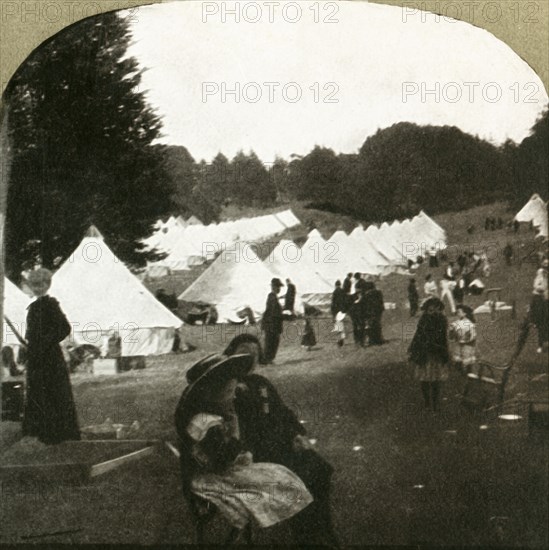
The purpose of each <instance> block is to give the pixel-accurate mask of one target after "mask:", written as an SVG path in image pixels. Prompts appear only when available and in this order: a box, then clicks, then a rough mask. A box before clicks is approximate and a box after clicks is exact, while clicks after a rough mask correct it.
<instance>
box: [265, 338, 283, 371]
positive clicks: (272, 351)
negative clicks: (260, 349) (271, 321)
mask: <svg viewBox="0 0 549 550" xmlns="http://www.w3.org/2000/svg"><path fill="white" fill-rule="evenodd" d="M279 343H280V333H279V332H271V331H265V353H264V358H265V363H271V362H272V361H274V359H275V357H276V352H277V351H278V344H279Z"/></svg>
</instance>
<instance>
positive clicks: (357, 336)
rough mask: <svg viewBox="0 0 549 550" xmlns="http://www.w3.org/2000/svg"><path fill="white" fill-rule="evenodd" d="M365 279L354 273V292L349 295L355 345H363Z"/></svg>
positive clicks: (364, 334) (364, 333) (364, 335)
mask: <svg viewBox="0 0 549 550" xmlns="http://www.w3.org/2000/svg"><path fill="white" fill-rule="evenodd" d="M365 284H366V281H365V280H364V279H363V278H362V277H361V276H360V273H355V292H354V294H352V297H351V306H350V308H349V313H350V315H351V321H352V323H353V338H354V340H355V345H357V346H360V347H363V346H364V338H365V337H366V332H365V326H364V324H365V321H366V320H365V317H364V303H363V300H364V285H365Z"/></svg>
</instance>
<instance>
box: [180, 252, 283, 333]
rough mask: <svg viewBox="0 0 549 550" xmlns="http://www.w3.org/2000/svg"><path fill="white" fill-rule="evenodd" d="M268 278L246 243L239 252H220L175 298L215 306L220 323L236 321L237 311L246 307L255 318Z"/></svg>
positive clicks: (260, 312)
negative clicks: (243, 248)
mask: <svg viewBox="0 0 549 550" xmlns="http://www.w3.org/2000/svg"><path fill="white" fill-rule="evenodd" d="M272 278H273V273H272V272H271V271H270V270H269V269H268V268H267V267H266V266H265V265H264V263H263V262H262V261H261V260H260V259H259V258H258V257H257V255H256V254H255V252H254V251H253V250H252V248H251V247H249V246H248V247H246V248H245V250H242V251H241V253H240V254H235V253H234V252H222V253H221V254H220V255H219V256H218V257H217V258H216V260H215V261H214V262H213V263H212V265H211V266H210V267H209V268H208V269H207V270H206V271H204V273H202V275H200V277H198V279H196V281H194V282H193V284H192V285H191V286H189V288H187V290H185V291H184V292H183V293H182V294H181V295H180V296H179V299H180V300H183V301H186V302H206V303H208V304H212V305H215V307H216V309H217V313H218V321H219V322H220V323H224V322H229V321H234V320H236V319H237V318H238V315H237V313H238V312H240V311H242V310H243V309H244V308H247V307H248V308H250V309H251V310H252V311H253V313H254V316H255V318H256V320H259V319H261V317H262V315H263V313H264V311H265V305H266V303H267V295H268V293H269V292H270V287H271V279H272Z"/></svg>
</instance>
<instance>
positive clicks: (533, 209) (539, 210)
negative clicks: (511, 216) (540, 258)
mask: <svg viewBox="0 0 549 550" xmlns="http://www.w3.org/2000/svg"><path fill="white" fill-rule="evenodd" d="M515 220H517V221H518V222H525V223H530V222H532V224H533V225H534V226H535V227H537V228H538V232H539V233H538V234H539V236H541V237H547V203H545V202H544V201H543V199H542V198H541V197H540V196H539V195H538V194H537V193H534V194H533V195H532V196H531V197H530V200H529V201H528V202H527V203H526V204H525V205H524V206H523V207H522V208H521V209H520V210H519V212H518V213H517V215H516V216H515Z"/></svg>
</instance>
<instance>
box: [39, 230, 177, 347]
mask: <svg viewBox="0 0 549 550" xmlns="http://www.w3.org/2000/svg"><path fill="white" fill-rule="evenodd" d="M50 294H51V295H52V296H54V297H55V298H57V299H58V300H59V302H60V304H61V308H62V309H63V311H64V312H65V314H66V316H67V318H68V320H69V322H70V323H71V324H72V326H73V331H72V339H73V340H74V341H75V342H76V343H77V344H92V345H95V346H97V347H100V348H102V347H103V346H105V345H106V341H107V339H108V338H109V336H110V335H111V334H113V333H116V334H117V335H119V336H120V339H121V344H122V355H123V356H126V357H129V356H139V355H160V354H163V353H168V352H169V351H171V349H172V347H173V340H174V336H175V330H176V329H178V328H179V327H181V325H182V324H183V322H182V321H181V319H179V318H178V317H176V316H175V315H174V314H173V313H171V311H169V310H168V309H167V308H166V307H164V306H163V305H162V304H161V303H160V302H159V301H158V300H157V299H156V298H155V297H154V296H153V295H152V294H151V293H150V292H149V291H148V290H147V289H146V288H145V287H144V286H143V285H142V284H141V283H140V282H139V280H138V279H137V277H135V276H134V275H133V274H132V273H131V272H130V270H129V269H128V268H127V267H126V266H125V265H124V264H123V263H122V262H121V261H120V260H119V259H118V258H117V257H116V255H115V254H114V253H113V252H112V250H111V249H110V248H109V247H108V246H107V244H106V243H105V241H104V240H103V237H102V236H101V234H100V233H99V231H97V229H96V228H95V227H93V226H92V227H91V228H90V230H89V231H88V233H87V235H86V237H84V239H83V240H82V242H81V243H80V245H79V246H78V247H77V248H76V250H75V251H74V252H73V254H72V255H71V256H70V257H69V258H68V259H67V260H66V261H65V263H64V264H63V265H62V266H61V267H60V268H59V270H58V271H57V272H56V273H55V274H54V276H53V280H52V286H51V290H50Z"/></svg>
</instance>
